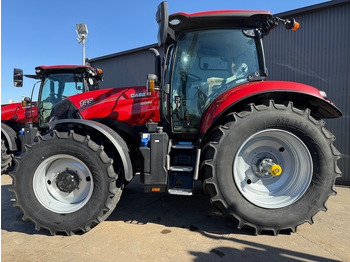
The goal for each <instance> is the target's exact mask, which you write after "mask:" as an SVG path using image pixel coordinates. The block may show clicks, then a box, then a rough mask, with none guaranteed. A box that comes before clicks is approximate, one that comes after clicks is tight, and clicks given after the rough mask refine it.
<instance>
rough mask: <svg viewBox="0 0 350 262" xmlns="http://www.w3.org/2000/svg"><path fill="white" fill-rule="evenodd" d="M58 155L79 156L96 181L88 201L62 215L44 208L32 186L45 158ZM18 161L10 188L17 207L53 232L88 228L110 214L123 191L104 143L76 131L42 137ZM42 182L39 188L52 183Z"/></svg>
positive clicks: (36, 226) (25, 215)
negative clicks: (101, 143)
mask: <svg viewBox="0 0 350 262" xmlns="http://www.w3.org/2000/svg"><path fill="white" fill-rule="evenodd" d="M59 155H65V156H73V157H75V158H76V159H79V161H81V162H82V163H84V164H85V165H86V167H87V168H88V170H89V172H90V173H91V176H90V177H89V179H88V180H89V181H92V182H93V186H90V192H92V193H91V195H90V197H86V199H87V200H86V203H85V204H84V205H83V206H81V207H79V209H78V210H75V211H74V212H70V213H69V212H66V213H64V212H62V213H63V214H61V213H60V212H53V211H51V210H49V209H48V208H47V207H45V205H44V204H42V202H40V201H39V198H38V197H37V196H36V193H35V192H34V191H35V190H34V185H33V181H34V180H33V179H34V178H35V172H36V171H37V170H43V169H40V168H39V167H40V164H41V163H42V162H43V161H45V159H50V157H51V158H55V157H59ZM15 161H16V165H15V170H14V172H12V173H11V174H10V175H11V176H12V178H13V183H12V188H11V190H10V191H11V192H12V193H13V194H14V195H15V198H16V203H15V204H14V206H15V207H17V208H19V209H20V210H22V212H23V220H24V221H32V222H33V223H35V228H36V230H41V229H47V230H49V231H50V233H51V234H52V235H55V234H58V233H64V234H67V235H72V234H74V233H78V232H87V231H89V230H90V229H91V228H93V227H94V226H96V225H97V224H98V223H100V222H102V221H104V220H105V219H106V218H107V217H108V216H109V215H110V213H111V212H112V211H113V209H114V208H115V206H116V204H117V203H118V201H119V199H120V196H121V193H122V187H121V184H122V183H121V182H120V180H121V179H122V176H121V175H119V176H118V175H117V174H116V173H115V171H114V168H113V161H112V159H110V158H109V157H108V156H107V154H106V153H105V151H104V149H103V146H99V145H97V144H96V143H95V142H93V141H92V140H91V139H90V138H89V136H82V135H78V134H75V133H74V132H73V131H71V132H69V133H67V132H57V131H53V132H52V133H50V134H48V135H45V136H39V137H38V141H37V142H36V143H34V144H33V145H31V146H26V150H25V152H23V153H22V154H21V156H20V157H17V158H16V159H15ZM40 174H43V175H45V180H48V178H47V173H46V172H41V173H40ZM91 177H92V178H91ZM45 180H44V181H45ZM88 180H87V181H88ZM52 184H54V183H52ZM43 185H45V186H41V185H40V183H39V187H40V188H43V187H44V188H45V187H49V185H51V182H50V184H49V183H48V182H44V183H43ZM118 185H119V186H118ZM36 187H38V186H36ZM45 190H46V191H49V190H48V189H45Z"/></svg>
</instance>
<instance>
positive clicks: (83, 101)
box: [80, 97, 94, 106]
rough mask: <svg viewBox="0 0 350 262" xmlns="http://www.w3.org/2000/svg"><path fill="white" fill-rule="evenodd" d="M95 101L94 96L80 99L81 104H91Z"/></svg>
mask: <svg viewBox="0 0 350 262" xmlns="http://www.w3.org/2000/svg"><path fill="white" fill-rule="evenodd" d="M93 101H94V99H93V98H92V97H91V98H87V99H83V100H81V101H80V106H86V105H90V104H92V102H93Z"/></svg>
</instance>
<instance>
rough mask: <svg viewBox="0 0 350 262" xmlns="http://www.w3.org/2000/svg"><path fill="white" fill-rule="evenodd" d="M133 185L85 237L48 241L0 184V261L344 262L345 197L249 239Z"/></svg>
mask: <svg viewBox="0 0 350 262" xmlns="http://www.w3.org/2000/svg"><path fill="white" fill-rule="evenodd" d="M137 180H138V179H137V178H136V179H135V180H134V181H133V182H132V183H131V184H130V185H129V186H128V187H127V188H126V189H125V190H124V192H123V195H122V198H121V201H120V202H119V204H118V206H117V208H116V209H115V211H114V212H113V213H112V215H111V216H110V217H109V218H108V219H107V221H104V222H102V223H101V224H100V225H98V226H97V227H95V228H94V229H93V230H91V231H90V232H88V233H86V234H83V235H74V236H70V237H67V236H49V235H48V233H47V232H46V231H40V232H38V231H35V229H34V225H33V224H32V223H28V222H22V219H21V218H22V214H21V212H20V211H19V210H17V209H16V208H13V207H12V205H13V196H12V194H11V193H9V191H8V189H9V188H10V187H11V178H10V177H9V176H7V175H3V176H2V177H1V183H2V186H1V261H3V262H7V261H11V262H12V261H21V262H22V261H181V262H185V261H264V262H265V261H269V262H270V261H321V262H323V261H350V249H349V246H350V219H349V218H350V189H349V188H344V187H337V191H338V195H337V196H332V197H331V198H330V199H329V201H328V208H329V211H328V212H326V213H325V212H321V213H319V214H318V215H317V216H316V217H315V220H314V221H315V223H314V225H312V226H311V225H309V224H304V225H302V226H300V227H299V228H298V232H297V233H292V234H284V235H278V236H271V235H266V234H265V235H260V236H254V235H253V234H252V232H251V231H249V230H237V229H235V228H236V225H235V223H234V222H232V221H229V220H227V219H225V218H223V217H222V216H221V215H220V214H219V213H218V212H217V211H216V210H215V209H213V208H212V206H211V204H210V203H209V201H208V199H207V197H206V196H205V195H204V194H203V192H202V190H201V187H200V185H198V187H196V192H195V193H196V194H195V196H193V197H180V196H171V195H167V194H145V193H143V188H142V185H141V184H140V183H139V182H138V181H137Z"/></svg>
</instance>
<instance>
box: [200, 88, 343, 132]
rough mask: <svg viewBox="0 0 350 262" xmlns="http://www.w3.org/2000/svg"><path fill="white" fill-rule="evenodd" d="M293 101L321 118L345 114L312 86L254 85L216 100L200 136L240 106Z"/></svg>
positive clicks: (201, 126) (204, 119)
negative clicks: (267, 101)
mask: <svg viewBox="0 0 350 262" xmlns="http://www.w3.org/2000/svg"><path fill="white" fill-rule="evenodd" d="M270 99H273V100H276V101H291V102H293V103H294V104H296V105H300V106H302V107H305V108H309V109H310V110H311V112H312V115H313V116H314V117H317V118H337V117H340V116H342V113H341V111H340V110H339V109H338V108H337V107H336V106H335V105H334V104H333V103H332V102H330V101H329V100H326V99H325V98H323V97H322V95H321V93H320V91H319V90H318V89H316V88H314V87H312V86H308V85H305V84H301V83H295V82H284V81H263V82H251V83H247V84H243V85H241V86H238V87H235V88H233V89H230V90H228V91H226V92H225V93H223V94H221V95H220V96H219V97H218V98H216V99H215V100H214V101H213V102H212V103H211V105H210V106H209V107H208V108H207V110H206V111H205V113H204V115H203V118H202V121H201V124H200V129H199V131H200V133H202V134H205V133H206V132H207V131H208V129H209V128H210V127H211V125H212V124H213V123H214V122H215V121H216V120H217V119H219V118H220V117H221V116H222V115H225V114H226V113H227V112H230V111H232V110H234V108H235V107H236V106H238V105H242V104H249V103H259V102H261V101H266V100H270Z"/></svg>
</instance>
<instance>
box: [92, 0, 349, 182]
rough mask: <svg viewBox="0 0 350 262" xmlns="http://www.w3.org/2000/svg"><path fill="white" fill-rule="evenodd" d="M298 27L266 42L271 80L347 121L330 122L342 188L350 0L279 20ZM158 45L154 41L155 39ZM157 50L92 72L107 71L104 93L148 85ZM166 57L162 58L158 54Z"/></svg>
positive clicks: (105, 61)
mask: <svg viewBox="0 0 350 262" xmlns="http://www.w3.org/2000/svg"><path fill="white" fill-rule="evenodd" d="M276 15H277V16H279V17H282V18H292V17H294V18H295V19H296V20H297V21H298V22H300V28H299V30H298V31H296V32H291V31H289V30H288V31H287V30H285V29H284V28H283V26H279V27H277V28H276V29H274V30H273V31H272V32H271V33H270V34H269V35H268V36H267V37H266V38H265V39H264V45H265V46H264V47H265V53H266V61H267V67H268V69H269V80H286V81H294V82H300V83H304V84H308V85H311V86H314V87H316V88H318V89H320V90H323V91H325V92H326V93H327V94H328V97H329V98H330V99H331V100H332V101H333V102H334V103H335V104H336V105H337V106H338V107H339V108H340V109H341V110H342V112H343V117H342V118H340V119H335V120H333V119H332V120H326V128H327V129H329V130H330V131H331V132H332V133H333V134H334V135H335V136H336V138H337V139H336V141H335V142H334V145H335V146H336V147H337V149H338V150H339V151H340V152H341V153H342V158H341V159H340V160H339V161H338V165H339V168H340V169H341V170H342V172H343V176H342V177H341V178H339V179H338V181H337V183H338V184H348V185H349V184H350V136H349V131H350V103H349V102H348V101H349V100H350V0H333V1H329V2H325V3H322V4H317V5H313V6H309V7H305V8H300V9H296V10H293V11H289V12H285V13H280V14H276ZM155 39H156V36H155ZM151 47H153V48H158V46H157V45H156V44H154V45H149V46H145V47H141V48H137V49H132V50H129V51H125V52H120V53H116V54H111V55H107V56H103V57H98V58H94V59H91V60H90V61H89V62H90V64H91V65H92V66H93V67H100V68H102V69H103V70H104V75H105V77H104V79H105V80H104V82H103V83H102V86H101V87H102V88H105V87H122V86H138V85H145V83H146V77H147V74H149V73H154V57H153V55H152V54H151V53H150V52H149V51H148V50H149V48H151ZM160 53H161V54H162V52H160Z"/></svg>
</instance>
